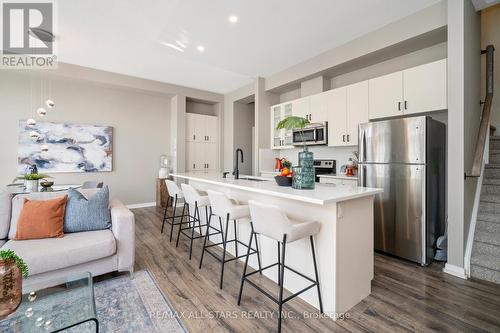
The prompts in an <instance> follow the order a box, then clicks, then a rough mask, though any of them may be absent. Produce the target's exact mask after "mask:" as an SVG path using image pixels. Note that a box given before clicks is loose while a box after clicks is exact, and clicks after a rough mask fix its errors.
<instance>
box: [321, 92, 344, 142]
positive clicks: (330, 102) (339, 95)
mask: <svg viewBox="0 0 500 333" xmlns="http://www.w3.org/2000/svg"><path fill="white" fill-rule="evenodd" d="M322 95H325V104H326V107H327V109H328V145H329V146H343V145H344V144H345V141H346V135H347V133H346V124H347V94H346V87H342V88H337V89H332V90H329V91H326V92H324V93H323V94H322Z"/></svg>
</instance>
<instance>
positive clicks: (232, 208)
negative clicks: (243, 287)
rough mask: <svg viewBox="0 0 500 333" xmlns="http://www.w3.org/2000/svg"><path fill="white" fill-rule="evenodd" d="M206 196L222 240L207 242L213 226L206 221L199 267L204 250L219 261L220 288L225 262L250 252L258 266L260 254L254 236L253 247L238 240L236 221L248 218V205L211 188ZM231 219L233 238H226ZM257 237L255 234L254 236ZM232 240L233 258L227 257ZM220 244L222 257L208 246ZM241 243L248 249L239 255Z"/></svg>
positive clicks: (242, 256)
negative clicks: (224, 223) (227, 249)
mask: <svg viewBox="0 0 500 333" xmlns="http://www.w3.org/2000/svg"><path fill="white" fill-rule="evenodd" d="M207 193H208V197H209V199H210V207H211V210H212V213H213V215H215V216H217V217H218V218H219V226H220V235H221V237H222V241H221V242H219V243H214V244H207V240H208V236H209V233H208V231H209V230H210V228H213V227H212V226H211V221H210V220H209V222H208V227H207V233H206V234H205V241H204V243H203V250H202V252H201V258H200V266H199V267H200V268H201V266H202V264H203V257H204V255H205V252H206V253H208V254H210V255H211V256H213V257H214V258H215V259H217V260H218V261H220V262H221V264H222V265H221V275H220V283H219V287H220V289H222V284H223V281H224V266H225V264H226V263H227V262H229V261H233V260H236V259H240V258H244V257H247V258H248V256H250V255H252V254H257V260H258V262H259V267H260V255H259V251H258V250H259V247H258V244H257V238H255V244H256V246H255V247H256V248H255V249H253V248H251V246H250V245H249V244H245V243H243V242H241V241H240V240H238V231H237V228H236V221H239V220H241V219H248V218H250V210H249V207H248V205H240V204H238V203H237V201H235V200H231V199H229V198H228V197H227V196H226V195H225V194H224V193H221V192H216V191H212V190H208V191H207ZM223 218H224V219H225V220H226V226H225V228H223V225H222V219H223ZM230 220H233V227H234V239H231V240H228V239H227V236H228V231H229V221H230ZM255 237H257V236H255ZM233 242H234V248H235V254H236V255H235V257H233V258H229V259H228V258H227V257H226V255H227V252H226V248H227V244H229V243H233ZM219 245H222V248H223V251H222V257H220V256H218V255H216V254H215V253H213V252H211V251H210V250H209V248H211V247H213V246H219ZM239 245H242V246H244V247H246V248H248V251H247V253H246V254H243V255H239V251H238V246H239Z"/></svg>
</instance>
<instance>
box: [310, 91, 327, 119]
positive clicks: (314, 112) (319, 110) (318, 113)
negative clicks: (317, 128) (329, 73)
mask: <svg viewBox="0 0 500 333" xmlns="http://www.w3.org/2000/svg"><path fill="white" fill-rule="evenodd" d="M327 93H328V91H325V92H323V93H320V94H316V95H312V96H310V97H309V109H310V111H309V116H308V119H309V121H311V122H319V121H327V120H328V105H327V104H328V94H327Z"/></svg>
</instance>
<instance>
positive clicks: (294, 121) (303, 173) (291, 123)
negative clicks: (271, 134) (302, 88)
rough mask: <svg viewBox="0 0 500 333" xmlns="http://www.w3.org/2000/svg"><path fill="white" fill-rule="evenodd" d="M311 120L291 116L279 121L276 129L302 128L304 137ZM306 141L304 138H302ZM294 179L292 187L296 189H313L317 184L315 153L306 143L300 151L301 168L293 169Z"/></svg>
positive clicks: (301, 132)
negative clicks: (305, 129)
mask: <svg viewBox="0 0 500 333" xmlns="http://www.w3.org/2000/svg"><path fill="white" fill-rule="evenodd" d="M309 123H310V122H309V120H308V119H306V118H303V117H297V116H289V117H286V118H285V119H283V120H282V121H280V122H279V123H278V125H277V126H276V129H284V130H287V131H291V130H294V129H299V130H300V132H299V133H300V135H301V136H302V138H303V137H304V128H305V127H306V126H307V125H308V124H309ZM302 142H304V140H302ZM293 177H294V181H293V182H292V187H293V188H296V189H313V188H314V184H315V175H314V154H313V152H312V151H309V148H308V147H307V145H306V144H304V145H303V149H302V151H301V152H299V168H297V169H295V170H294V171H293Z"/></svg>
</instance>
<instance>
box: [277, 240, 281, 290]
mask: <svg viewBox="0 0 500 333" xmlns="http://www.w3.org/2000/svg"><path fill="white" fill-rule="evenodd" d="M277 243H278V286H280V285H281V255H280V252H281V244H280V242H277Z"/></svg>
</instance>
